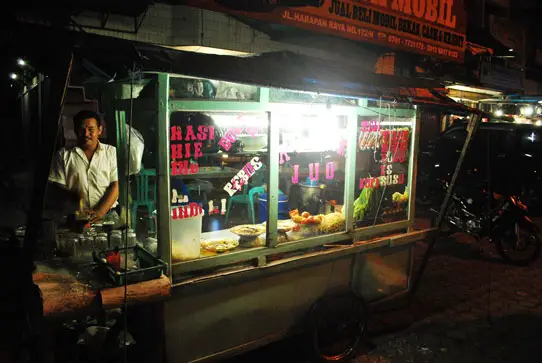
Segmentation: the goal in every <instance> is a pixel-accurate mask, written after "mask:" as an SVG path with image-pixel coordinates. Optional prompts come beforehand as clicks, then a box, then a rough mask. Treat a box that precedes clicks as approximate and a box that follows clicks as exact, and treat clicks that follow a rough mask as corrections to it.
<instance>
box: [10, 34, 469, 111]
mask: <svg viewBox="0 0 542 363" xmlns="http://www.w3.org/2000/svg"><path fill="white" fill-rule="evenodd" d="M12 31H13V29H12ZM16 33H17V34H16V35H17V37H12V39H18V41H19V43H18V44H21V40H22V42H23V43H24V44H25V45H26V47H25V48H24V49H28V47H32V46H35V48H34V49H33V51H34V52H40V50H41V52H42V53H47V54H46V59H47V60H46V61H45V66H50V65H51V62H54V61H52V59H54V54H55V52H56V51H57V49H58V48H62V49H63V50H65V49H73V52H74V54H75V55H76V56H78V57H80V58H81V59H83V64H84V65H85V64H86V65H87V68H91V69H92V70H93V71H94V72H97V73H100V74H101V76H102V77H103V78H104V80H106V81H109V80H110V79H105V78H107V75H110V76H111V77H115V75H116V77H115V78H117V79H118V78H119V77H120V78H122V77H124V76H127V75H128V74H129V73H130V71H131V70H132V69H136V70H137V71H146V72H166V73H173V74H181V75H186V76H193V77H201V78H209V79H216V80H224V81H230V82H238V83H246V84H254V85H260V86H268V87H277V88H289V89H293V90H300V91H311V92H319V93H328V94H336V95H344V96H352V97H367V98H383V99H390V100H397V101H404V102H412V103H418V104H424V105H428V106H439V107H447V108H451V109H459V110H464V111H469V109H468V108H466V107H465V106H463V105H461V104H460V103H457V102H455V101H453V100H452V99H450V98H448V97H446V96H445V95H442V94H440V93H439V92H437V91H435V90H436V89H442V83H441V82H440V81H435V80H428V79H421V78H406V77H401V76H391V75H381V74H374V73H371V72H367V71H366V70H364V69H362V68H361V67H360V68H357V67H352V66H351V65H345V64H342V63H339V62H333V61H329V60H324V59H319V58H314V57H309V56H305V55H300V54H295V53H291V52H274V53H264V54H260V55H255V56H250V57H234V56H223V55H211V54H200V53H193V52H186V51H179V50H175V49H171V48H167V47H162V46H157V45H151V44H147V43H141V42H134V41H128V40H124V39H119V38H113V37H105V36H99V35H94V34H88V33H82V32H69V31H66V30H58V29H50V28H45V27H40V26H33V25H25V27H24V29H23V28H21V29H19V31H18V32H16ZM21 38H23V39H21ZM29 43H30V44H29ZM44 44H46V45H47V46H44ZM55 48H56V49H55ZM38 56H43V54H41V55H40V54H38ZM51 58H52V59H51ZM42 63H43V62H42ZM44 73H46V72H44Z"/></svg>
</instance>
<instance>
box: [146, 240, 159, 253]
mask: <svg viewBox="0 0 542 363" xmlns="http://www.w3.org/2000/svg"><path fill="white" fill-rule="evenodd" d="M143 247H144V248H145V249H146V250H147V251H149V252H150V253H151V254H153V255H156V252H158V240H157V239H156V238H153V237H148V238H147V240H146V241H145V243H144V244H143Z"/></svg>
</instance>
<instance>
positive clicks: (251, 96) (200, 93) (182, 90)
mask: <svg viewBox="0 0 542 363" xmlns="http://www.w3.org/2000/svg"><path fill="white" fill-rule="evenodd" d="M169 82H170V84H169V97H170V98H172V99H203V100H232V101H259V97H260V92H259V88H258V87H256V86H249V85H245V84H239V83H232V82H225V81H215V80H209V79H201V78H188V77H171V78H170V81H169Z"/></svg>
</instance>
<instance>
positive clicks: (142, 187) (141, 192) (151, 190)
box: [131, 169, 156, 232]
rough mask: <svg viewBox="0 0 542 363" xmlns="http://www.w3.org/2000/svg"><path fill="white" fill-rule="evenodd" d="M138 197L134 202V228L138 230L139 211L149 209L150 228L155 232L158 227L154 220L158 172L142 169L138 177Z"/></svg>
mask: <svg viewBox="0 0 542 363" xmlns="http://www.w3.org/2000/svg"><path fill="white" fill-rule="evenodd" d="M135 179H136V197H135V198H134V199H133V201H132V216H131V217H132V218H131V220H132V228H133V229H135V228H136V223H137V209H138V208H139V207H140V206H141V207H145V208H147V210H148V212H149V228H150V232H155V230H156V226H155V225H154V219H153V218H152V212H153V211H154V209H155V207H156V170H155V169H141V171H140V172H139V174H137V175H136V177H135Z"/></svg>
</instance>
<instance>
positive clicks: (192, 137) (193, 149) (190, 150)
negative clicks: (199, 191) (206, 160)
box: [170, 125, 215, 175]
mask: <svg viewBox="0 0 542 363" xmlns="http://www.w3.org/2000/svg"><path fill="white" fill-rule="evenodd" d="M214 138H215V129H214V127H212V126H204V125H200V126H198V127H197V129H196V130H194V127H193V126H191V125H188V126H186V128H185V129H184V135H183V129H182V128H181V126H172V127H171V128H170V141H171V145H170V148H171V175H188V174H196V173H197V172H198V170H199V166H198V164H197V163H190V162H189V161H188V160H185V159H189V158H191V157H193V158H194V159H198V158H200V157H202V156H203V152H202V151H201V149H202V147H203V142H201V141H206V140H214ZM174 141H183V142H181V143H174ZM194 141H198V142H194Z"/></svg>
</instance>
